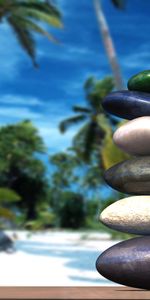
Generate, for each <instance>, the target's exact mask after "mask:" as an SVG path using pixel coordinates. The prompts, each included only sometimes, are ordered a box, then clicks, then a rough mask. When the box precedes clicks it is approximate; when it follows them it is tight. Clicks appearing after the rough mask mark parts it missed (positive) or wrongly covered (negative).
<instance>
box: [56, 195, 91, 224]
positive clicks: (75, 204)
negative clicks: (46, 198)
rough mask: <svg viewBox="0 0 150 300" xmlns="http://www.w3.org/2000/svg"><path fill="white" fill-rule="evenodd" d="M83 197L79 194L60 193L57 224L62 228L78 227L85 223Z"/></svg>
mask: <svg viewBox="0 0 150 300" xmlns="http://www.w3.org/2000/svg"><path fill="white" fill-rule="evenodd" d="M85 216H86V212H85V205H84V199H83V197H82V196H81V195H80V194H76V193H73V192H64V193H62V195H61V207H60V209H59V218H60V220H59V222H60V223H59V224H60V226H61V227H63V228H72V229H78V228H80V227H82V226H84V224H85Z"/></svg>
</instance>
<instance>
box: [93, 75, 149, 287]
mask: <svg viewBox="0 0 150 300" xmlns="http://www.w3.org/2000/svg"><path fill="white" fill-rule="evenodd" d="M103 107H104V109H105V110H106V111H107V112H109V113H112V114H114V115H116V116H118V117H121V118H125V119H128V120H131V121H128V122H127V123H126V124H124V125H122V126H121V127H120V128H119V129H117V130H116V131H115V133H114V136H113V140H114V143H115V144H116V145H117V146H118V147H119V148H121V149H122V150H123V151H125V152H127V153H129V154H132V155H133V156H134V157H133V158H131V159H129V160H126V161H123V162H121V163H118V164H116V165H115V166H113V167H111V168H110V169H108V170H107V171H106V172H105V174H104V178H105V180H106V182H107V183H108V184H109V185H110V186H111V187H112V188H114V189H116V190H118V191H120V192H123V193H126V194H131V195H136V196H131V197H127V198H124V199H121V200H119V201H116V202H115V203H113V204H111V205H110V206H108V207H107V208H106V209H104V210H103V212H102V213H101V215H100V220H101V222H102V223H103V224H105V225H106V226H108V227H110V228H112V229H115V230H118V231H121V232H126V233H130V234H136V235H142V237H136V238H132V239H129V240H126V241H123V242H120V243H118V244H116V245H114V246H112V247H110V248H109V249H107V250H106V251H104V252H103V253H102V254H101V255H100V256H99V257H98V259H97V261H96V268H97V270H98V272H99V273H100V274H101V275H102V276H104V277H106V278H107V279H109V280H112V281H114V282H117V283H119V284H123V285H127V286H131V287H136V288H141V289H148V290H150V70H146V71H144V72H141V73H138V74H137V75H135V76H133V77H131V79H130V80H129V81H128V90H123V91H117V92H113V93H110V94H109V95H108V96H106V98H105V99H104V101H103Z"/></svg>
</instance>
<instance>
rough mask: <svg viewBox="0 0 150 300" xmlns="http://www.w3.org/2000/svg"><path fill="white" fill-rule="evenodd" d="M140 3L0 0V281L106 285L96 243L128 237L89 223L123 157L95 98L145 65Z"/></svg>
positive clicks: (110, 119) (149, 56) (144, 7)
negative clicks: (107, 175)
mask: <svg viewBox="0 0 150 300" xmlns="http://www.w3.org/2000/svg"><path fill="white" fill-rule="evenodd" d="M149 15H150V2H149V1H141V0H132V1H128V0H126V1H123V0H105V1H104V0H101V1H100V0H89V1H87V0H82V1H76V0H57V1H56V0H55V1H51V0H50V1H46V0H45V1H44V0H43V1H42V0H24V1H21V0H1V1H0V21H1V23H0V39H1V43H0V265H1V274H0V285H1V286H2V285H3V286H4V285H6V286H7V285H15V286H19V285H22V286H23V285H25V286H27V285H28V286H29V285H31V286H33V285H34V286H36V285H37V286H39V285H40V286H42V285H43V286H61V285H64V286H69V285H72V286H73V285H77V286H79V285H81V286H84V285H87V286H89V285H98V286H100V285H112V284H113V283H111V282H110V281H108V280H106V279H105V278H103V277H102V276H100V275H99V274H98V273H97V271H96V269H95V261H96V259H97V257H98V256H99V254H100V253H101V252H102V251H104V250H105V249H107V248H108V247H109V246H111V245H113V244H114V243H116V240H118V241H120V240H123V239H126V238H129V237H130V236H129V235H127V234H122V233H119V232H117V231H113V230H110V229H108V228H107V227H105V226H104V225H102V224H101V223H100V222H99V215H100V212H101V211H102V210H103V209H104V208H105V207H107V206H108V205H109V204H111V203H113V202H115V201H116V200H118V199H121V198H122V197H125V195H123V194H121V193H119V192H117V191H115V190H112V189H111V188H109V187H108V186H107V185H106V184H105V182H104V179H103V172H104V171H105V170H106V169H108V168H109V167H110V166H112V165H114V164H115V163H117V162H120V161H122V160H124V159H126V158H128V156H127V154H125V153H123V152H121V150H119V149H118V148H117V147H116V146H115V145H114V144H113V142H112V134H113V132H114V131H115V129H116V128H117V127H118V126H119V125H120V123H121V122H123V120H121V119H119V118H116V117H114V116H112V115H108V114H106V113H105V111H104V110H103V109H102V106H101V102H102V100H103V98H104V97H105V96H106V95H107V94H108V93H110V92H111V91H113V90H119V89H120V90H121V89H126V83H127V81H128V79H129V78H130V77H131V76H132V75H134V74H136V73H138V72H140V71H142V70H144V69H150V66H149V62H150V40H149V29H150V23H149Z"/></svg>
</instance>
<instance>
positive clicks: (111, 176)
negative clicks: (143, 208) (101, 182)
mask: <svg viewBox="0 0 150 300" xmlns="http://www.w3.org/2000/svg"><path fill="white" fill-rule="evenodd" d="M104 179H105V181H106V182H107V184H108V185H110V186H111V187H112V188H113V189H116V190H118V191H120V192H122V193H127V194H134V195H150V156H143V157H135V158H133V159H129V160H125V161H123V162H121V163H118V164H116V165H114V166H113V167H111V168H110V169H108V170H107V171H105V173H104Z"/></svg>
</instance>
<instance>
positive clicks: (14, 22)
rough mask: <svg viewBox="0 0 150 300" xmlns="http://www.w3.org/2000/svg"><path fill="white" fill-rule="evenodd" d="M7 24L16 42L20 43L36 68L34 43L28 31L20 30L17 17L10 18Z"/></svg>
mask: <svg viewBox="0 0 150 300" xmlns="http://www.w3.org/2000/svg"><path fill="white" fill-rule="evenodd" d="M8 22H9V24H10V25H11V26H12V28H13V30H14V32H15V34H16V36H17V38H18V41H19V42H20V45H21V46H22V48H23V49H24V50H25V51H26V52H27V54H28V55H29V56H30V57H31V59H32V61H33V64H34V66H35V67H37V64H36V61H35V54H36V53H35V42H34V39H33V37H32V34H31V33H30V31H29V30H27V29H26V28H22V26H21V24H20V21H19V19H18V18H17V17H14V16H10V17H9V18H8Z"/></svg>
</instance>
